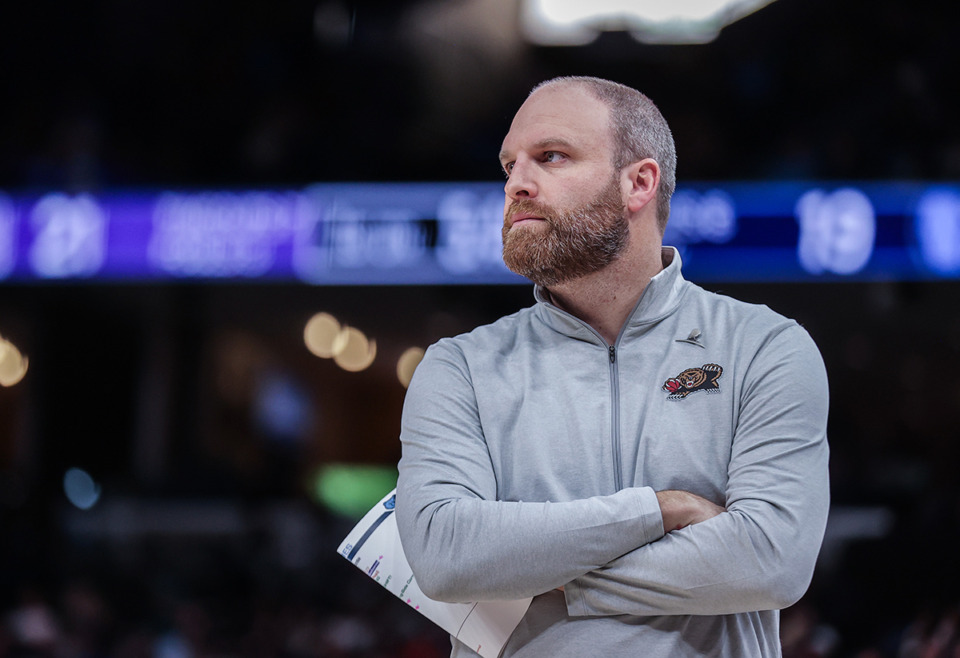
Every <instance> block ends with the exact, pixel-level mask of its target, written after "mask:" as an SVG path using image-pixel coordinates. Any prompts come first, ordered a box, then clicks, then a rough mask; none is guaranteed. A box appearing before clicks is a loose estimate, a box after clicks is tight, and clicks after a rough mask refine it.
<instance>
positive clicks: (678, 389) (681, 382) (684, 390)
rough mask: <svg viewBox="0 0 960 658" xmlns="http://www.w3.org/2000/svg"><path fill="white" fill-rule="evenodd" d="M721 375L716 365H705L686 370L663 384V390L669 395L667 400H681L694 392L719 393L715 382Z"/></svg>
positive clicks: (721, 372)
mask: <svg viewBox="0 0 960 658" xmlns="http://www.w3.org/2000/svg"><path fill="white" fill-rule="evenodd" d="M722 374H723V368H721V367H720V366H718V365H717V364H716V363H705V364H703V365H702V366H700V367H699V368H687V369H686V370H684V371H683V372H681V373H680V374H679V375H677V376H676V377H671V378H670V379H668V380H667V381H665V382H664V383H663V390H665V391H666V392H667V393H669V394H670V395H668V396H667V399H673V400H682V399H683V398H685V397H687V396H688V395H690V394H691V393H693V392H694V391H719V390H720V384H719V383H717V380H718V379H720V375H722Z"/></svg>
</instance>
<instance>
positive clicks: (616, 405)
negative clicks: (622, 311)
mask: <svg viewBox="0 0 960 658" xmlns="http://www.w3.org/2000/svg"><path fill="white" fill-rule="evenodd" d="M607 353H608V354H609V356H610V415H611V418H610V430H611V435H612V436H611V441H612V443H613V484H614V487H616V490H617V491H620V490H621V489H623V475H622V474H621V472H620V468H621V467H620V369H619V364H618V363H617V348H616V347H615V346H613V345H609V346H608V347H607Z"/></svg>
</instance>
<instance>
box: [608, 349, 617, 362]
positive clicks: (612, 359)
mask: <svg viewBox="0 0 960 658" xmlns="http://www.w3.org/2000/svg"><path fill="white" fill-rule="evenodd" d="M609 351H610V363H616V361H617V348H616V347H614V346H613V345H611V346H610V348H609Z"/></svg>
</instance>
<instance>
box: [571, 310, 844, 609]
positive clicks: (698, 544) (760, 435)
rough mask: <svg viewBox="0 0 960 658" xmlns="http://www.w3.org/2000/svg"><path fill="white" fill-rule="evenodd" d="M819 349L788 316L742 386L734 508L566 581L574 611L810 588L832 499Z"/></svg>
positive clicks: (744, 598) (730, 498) (730, 488)
mask: <svg viewBox="0 0 960 658" xmlns="http://www.w3.org/2000/svg"><path fill="white" fill-rule="evenodd" d="M827 407H828V393H827V379H826V372H825V370H824V367H823V361H822V359H821V357H820V353H819V351H818V350H817V348H816V345H814V343H813V340H812V339H811V338H810V337H809V335H808V334H807V333H806V331H804V330H803V329H802V328H800V327H799V326H798V325H791V326H790V328H787V329H785V330H783V331H781V332H779V333H778V334H776V335H775V336H773V337H772V338H769V339H768V340H767V342H766V344H765V345H764V346H763V347H761V349H760V350H759V351H758V352H757V354H756V356H755V358H754V360H753V362H752V363H751V365H750V367H749V369H748V372H747V375H746V379H745V381H744V386H743V389H742V393H741V402H740V413H739V419H738V420H737V422H736V430H735V433H734V437H733V443H732V451H731V459H730V463H729V467H728V482H727V489H726V504H725V507H726V509H727V512H725V513H722V514H720V515H718V516H716V517H714V518H712V519H709V520H708V521H705V522H703V523H699V524H696V525H692V526H688V527H686V528H684V529H682V530H678V531H674V532H671V533H669V534H667V535H665V536H664V537H663V539H661V540H659V541H656V542H654V543H651V544H648V545H645V546H643V547H640V548H638V549H636V550H634V551H632V552H630V553H628V554H626V555H623V556H622V557H619V558H617V559H615V560H613V561H611V562H610V563H609V564H607V565H605V566H604V567H602V568H600V569H597V570H594V571H592V572H590V573H588V574H586V575H584V576H581V577H579V578H577V579H575V580H574V581H573V582H571V583H569V584H568V585H566V586H565V588H564V591H565V595H566V601H567V610H568V612H569V613H570V614H571V615H574V616H582V615H618V614H632V615H671V614H693V615H719V614H732V613H738V612H747V611H756V610H773V609H780V608H784V607H787V606H789V605H792V604H793V603H795V602H796V601H797V600H798V599H799V598H800V597H801V596H802V595H803V593H804V592H805V591H806V589H807V587H808V586H809V584H810V579H811V577H812V575H813V569H814V564H815V562H816V558H817V553H818V552H819V550H820V544H821V541H822V539H823V532H824V528H825V526H826V519H827V512H828V508H829V480H828V473H827V460H828V447H827V442H826V421H827Z"/></svg>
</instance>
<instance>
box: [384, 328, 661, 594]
mask: <svg viewBox="0 0 960 658" xmlns="http://www.w3.org/2000/svg"><path fill="white" fill-rule="evenodd" d="M401 425H402V427H401V437H400V438H401V443H402V448H403V455H402V458H401V460H400V465H399V471H400V476H399V480H398V482H397V507H396V515H397V524H398V528H399V531H400V540H401V544H402V546H403V550H404V554H405V555H406V557H407V560H408V561H409V563H410V566H411V568H412V569H413V573H414V575H415V576H416V578H417V583H418V585H420V588H421V589H422V590H423V592H424V593H425V594H426V595H427V596H429V597H430V598H432V599H436V600H440V601H452V602H463V601H477V600H494V599H513V598H522V597H526V596H534V595H537V594H542V593H544V592H546V591H549V590H551V589H554V588H556V587H558V586H560V585H563V584H565V583H567V582H570V581H571V580H573V579H574V578H576V577H578V576H581V575H583V574H585V573H587V572H588V571H590V570H592V569H596V568H598V567H600V566H601V565H604V564H606V563H608V562H609V561H610V560H613V559H614V558H616V557H618V556H620V555H623V554H624V553H626V552H628V551H630V550H633V549H634V548H636V547H637V546H641V545H643V544H646V543H648V542H650V541H654V540H656V539H658V538H659V537H661V536H662V535H663V524H662V519H661V515H660V506H659V504H658V502H657V499H656V494H655V493H654V491H653V490H652V489H650V488H648V487H645V488H631V489H624V490H622V491H619V492H617V493H615V494H612V495H609V496H598V497H594V498H588V499H584V500H576V501H570V502H555V503H550V502H520V501H499V500H498V496H497V481H496V475H495V472H494V468H493V465H492V463H491V460H490V455H489V452H488V450H487V444H486V442H485V441H484V434H483V429H482V427H481V423H480V417H479V413H478V407H477V401H476V396H475V394H474V392H473V386H472V383H471V381H470V377H469V369H468V367H467V364H466V361H465V359H464V358H463V354H462V352H461V351H460V350H459V349H458V348H457V346H456V345H451V344H450V343H449V342H444V341H441V343H438V344H437V345H434V346H432V347H431V348H430V349H429V350H427V353H426V355H425V356H424V359H423V361H421V363H420V365H419V366H418V367H417V370H416V373H415V375H414V377H413V380H412V381H411V383H410V388H409V390H408V391H407V397H406V399H405V401H404V409H403V419H402V424H401Z"/></svg>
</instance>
